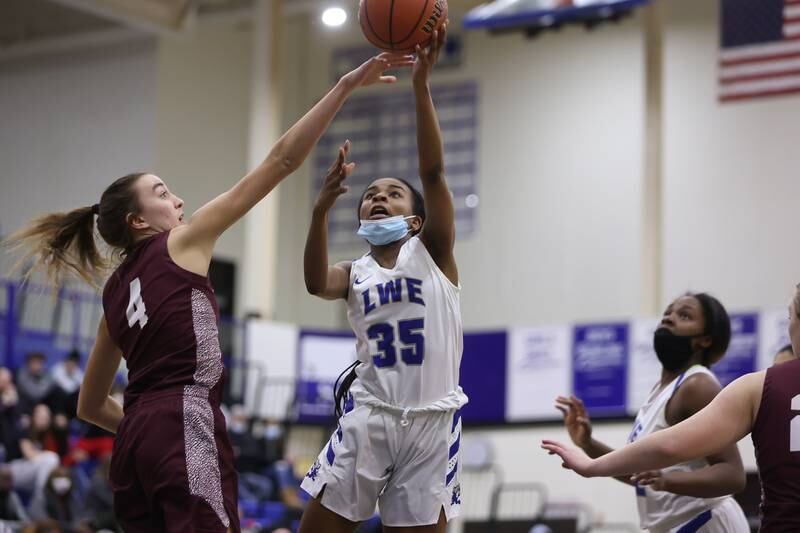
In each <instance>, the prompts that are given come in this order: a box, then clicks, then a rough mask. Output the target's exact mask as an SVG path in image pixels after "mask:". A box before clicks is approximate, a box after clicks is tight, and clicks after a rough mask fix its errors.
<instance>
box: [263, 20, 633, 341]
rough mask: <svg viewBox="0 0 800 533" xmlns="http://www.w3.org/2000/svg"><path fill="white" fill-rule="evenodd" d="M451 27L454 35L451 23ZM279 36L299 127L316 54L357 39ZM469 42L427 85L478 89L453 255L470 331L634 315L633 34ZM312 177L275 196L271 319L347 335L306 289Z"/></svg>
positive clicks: (323, 81)
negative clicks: (470, 188) (468, 224)
mask: <svg viewBox="0 0 800 533" xmlns="http://www.w3.org/2000/svg"><path fill="white" fill-rule="evenodd" d="M450 19H451V22H452V24H451V26H452V27H454V28H456V27H458V23H457V20H458V14H457V13H451V15H450ZM309 27H310V30H306V29H305V28H309ZM309 33H310V35H309ZM286 34H287V36H289V37H288V41H287V45H286V47H287V50H286V52H287V56H286V58H287V59H286V63H287V64H290V65H297V64H300V65H305V67H304V68H302V69H296V70H297V71H295V72H292V73H289V76H291V77H290V78H289V79H290V81H289V82H288V83H290V84H291V85H289V86H290V87H291V89H290V90H287V91H285V92H286V94H292V93H293V94H294V98H293V100H292V101H287V109H290V110H291V112H290V113H289V117H290V118H291V119H294V118H296V117H298V116H300V114H301V113H302V112H303V111H304V110H305V109H307V108H308V107H310V105H311V104H312V102H313V101H314V100H315V99H316V98H319V97H320V96H321V95H322V94H323V93H324V91H325V90H326V87H327V86H328V85H329V80H328V72H329V69H328V63H327V61H328V55H327V54H326V53H321V51H323V50H329V49H330V48H331V47H334V46H341V45H342V44H343V43H348V44H352V43H353V42H354V40H355V42H361V38H360V34H359V31H358V29H357V27H355V26H350V27H349V28H347V30H345V31H343V32H341V33H334V32H330V31H325V30H323V29H321V28H319V27H318V25H317V24H316V23H315V22H314V23H309V22H308V21H306V20H302V19H300V20H298V19H293V20H291V21H290V22H289V24H288V25H287V30H286ZM463 37H464V43H465V49H464V64H463V66H462V67H461V68H459V69H457V70H455V71H443V72H441V73H440V74H437V75H435V77H434V79H433V83H434V84H435V83H437V82H446V81H451V80H468V79H469V80H473V79H474V80H477V81H478V83H479V98H480V102H481V110H480V115H479V127H480V137H479V144H480V153H479V154H478V160H479V170H478V180H477V183H478V185H477V186H478V194H479V195H480V199H481V204H480V207H479V213H478V218H479V228H478V231H477V232H476V234H475V235H474V236H473V237H472V238H470V239H465V240H460V241H458V243H457V246H456V254H457V258H458V262H459V269H460V273H461V281H462V284H463V286H464V292H463V296H462V298H463V301H462V309H463V317H464V324H465V326H466V327H468V328H470V327H471V328H477V327H482V328H485V327H494V326H506V325H514V324H533V323H541V322H544V321H547V322H553V321H566V320H570V319H576V318H582V319H591V318H608V317H617V316H630V315H633V314H635V312H636V310H637V309H638V291H639V232H640V229H641V228H640V223H639V219H638V216H639V212H640V206H641V201H640V195H641V176H642V171H643V160H642V155H641V154H642V146H643V144H642V143H643V139H642V133H643V114H642V109H643V98H644V96H643V64H642V62H643V51H642V35H641V30H640V22H639V20H638V19H633V20H627V21H625V22H623V23H622V24H620V25H619V26H617V27H614V28H605V29H601V30H599V31H596V32H592V33H587V32H584V31H583V30H579V29H568V30H565V31H563V32H561V33H559V34H553V35H547V36H545V37H543V38H541V39H539V40H535V41H527V40H525V39H524V38H522V37H521V36H520V35H517V34H515V35H507V36H502V37H490V36H489V35H488V34H486V33H484V32H477V33H475V32H471V33H463ZM405 83H406V84H407V83H408V82H407V81H406V82H405ZM388 90H392V89H388ZM357 150H358V147H357V146H354V148H353V153H354V160H356V162H357ZM308 167H309V165H306V167H305V168H304V169H303V170H302V171H301V172H300V173H298V174H297V175H295V176H293V177H292V178H290V180H289V181H288V182H287V183H286V185H285V186H284V188H283V189H282V191H281V205H282V206H290V207H289V209H291V210H292V212H288V210H286V211H283V212H282V213H281V220H282V221H286V226H287V227H286V232H285V234H284V237H283V239H282V241H281V245H280V246H281V248H280V249H281V257H280V261H281V263H282V266H281V268H280V272H279V279H280V280H281V285H282V288H281V289H280V290H281V293H280V294H281V295H282V297H280V298H279V301H282V302H285V306H284V308H283V309H279V310H278V316H277V317H276V318H277V319H279V320H289V321H296V322H299V323H301V324H306V325H335V324H339V325H343V324H344V323H343V320H342V318H341V316H342V315H341V306H340V305H338V304H328V303H322V302H320V301H318V300H314V299H312V298H310V297H309V296H308V295H306V294H305V291H304V289H303V281H302V272H301V268H300V265H301V264H302V262H301V261H302V248H303V243H304V240H305V232H306V229H307V226H308V220H309V212H310V208H311V192H310V185H309V179H310V177H309V175H308V172H309V168H308ZM359 192H360V191H352V192H351V193H350V194H358V193H359ZM353 229H354V231H355V229H356V228H355V227H354V228H353ZM360 253H363V250H352V251H347V253H346V254H341V256H338V255H337V257H335V258H332V259H339V258H353V257H356V256H357V255H358V254H360ZM510 299H513V302H514V303H513V305H509V303H508V302H509V301H510Z"/></svg>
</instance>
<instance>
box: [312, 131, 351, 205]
mask: <svg viewBox="0 0 800 533" xmlns="http://www.w3.org/2000/svg"><path fill="white" fill-rule="evenodd" d="M349 152H350V141H345V142H344V144H343V145H342V146H340V147H339V156H338V157H337V158H336V161H334V163H333V164H332V165H331V167H330V168H329V169H328V174H327V176H325V182H324V183H323V184H322V189H321V190H320V191H319V196H317V202H316V204H315V205H314V209H315V210H319V211H324V212H327V211H329V210H330V208H331V207H333V204H335V203H336V199H337V198H339V197H340V196H341V195H343V194H344V193H346V192H347V191H348V190H349V187H347V186H346V185H344V180H345V179H346V178H347V176H349V175H350V174H351V173H352V172H353V169H354V168H356V164H355V163H348V162H347V154H348V153H349Z"/></svg>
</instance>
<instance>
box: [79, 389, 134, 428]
mask: <svg viewBox="0 0 800 533" xmlns="http://www.w3.org/2000/svg"><path fill="white" fill-rule="evenodd" d="M78 416H79V417H80V418H82V419H83V420H85V421H87V422H90V423H92V424H94V425H95V426H98V427H101V428H103V429H105V430H106V431H110V432H111V433H116V432H117V428H118V427H119V424H120V422H122V416H123V413H122V406H121V405H120V404H119V403H118V402H117V401H116V400H115V399H113V398H111V397H110V396H107V397H106V399H105V401H104V402H103V404H102V405H101V406H100V407H99V408H96V409H85V408H84V409H81V410H80V412H79V413H78Z"/></svg>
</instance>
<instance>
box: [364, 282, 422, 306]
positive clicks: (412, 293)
mask: <svg viewBox="0 0 800 533" xmlns="http://www.w3.org/2000/svg"><path fill="white" fill-rule="evenodd" d="M361 297H362V298H363V301H364V315H368V314H370V313H371V312H372V311H374V310H375V309H377V308H378V307H382V306H384V305H388V304H392V303H400V302H402V301H403V298H405V300H406V301H408V302H409V303H412V304H419V305H422V306H424V305H425V300H423V299H422V280H421V279H414V278H400V279H393V280H391V281H387V282H386V283H378V284H377V285H374V286H372V287H369V288H367V289H365V290H364V291H363V292H362V293H361Z"/></svg>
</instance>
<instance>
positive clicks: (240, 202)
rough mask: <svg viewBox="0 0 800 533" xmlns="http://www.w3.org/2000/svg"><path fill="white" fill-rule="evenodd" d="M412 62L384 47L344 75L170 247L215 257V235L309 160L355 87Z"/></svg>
mask: <svg viewBox="0 0 800 533" xmlns="http://www.w3.org/2000/svg"><path fill="white" fill-rule="evenodd" d="M411 64H412V60H411V56H407V55H402V54H391V53H382V54H380V55H377V56H375V57H373V58H371V59H369V60H367V61H366V62H365V63H363V64H362V65H361V66H359V67H358V68H356V69H355V70H353V71H351V72H349V73H348V74H346V75H344V76H343V77H342V78H341V79H340V80H339V82H338V83H337V84H336V85H335V86H334V87H333V89H331V90H330V92H328V94H326V95H325V96H324V97H323V98H322V100H320V101H319V102H318V103H317V104H316V105H315V106H314V107H313V108H312V109H311V110H310V111H309V112H308V113H306V114H305V116H303V117H302V118H301V119H300V120H299V121H298V122H297V123H296V124H295V125H294V126H292V127H291V128H290V129H289V130H288V131H287V132H286V133H285V134H284V135H283V136H282V137H281V138H280V139H279V140H278V142H277V143H276V144H275V145H274V146H273V147H272V149H271V150H270V151H269V154H268V155H267V157H266V159H264V161H263V162H262V163H261V164H260V165H259V166H258V167H256V168H255V169H254V170H253V171H252V172H250V173H249V174H247V175H246V176H245V177H244V178H242V179H241V180H240V181H239V182H238V183H237V184H236V185H234V186H233V187H232V188H231V189H230V190H228V191H227V192H225V193H223V194H221V195H220V196H218V197H217V198H215V199H214V200H212V201H210V202H209V203H208V204H206V205H205V206H203V207H202V208H200V209H199V210H198V211H197V212H196V213H195V214H194V215H193V216H192V218H191V220H190V221H189V223H188V224H187V226H186V228H185V229H184V230H182V231H181V232H180V236H179V237H177V238H176V241H175V242H174V243H172V244H171V251H177V252H180V250H181V249H185V248H186V247H199V248H200V249H202V250H203V251H205V252H206V254H207V256H208V260H209V261H210V258H211V250H212V248H213V245H214V243H215V241H216V239H217V238H218V237H219V236H220V235H221V234H222V232H223V231H225V230H226V229H227V228H228V227H229V226H230V225H231V224H233V223H234V222H236V221H237V220H239V219H240V218H241V217H242V216H244V214H245V213H247V211H249V210H250V209H251V208H252V207H253V206H254V205H255V204H256V203H258V202H259V201H260V200H261V199H262V198H264V197H265V196H266V195H267V194H268V193H269V192H270V191H271V190H272V189H274V188H275V187H276V186H277V185H278V183H280V182H281V180H283V179H284V178H285V177H286V176H288V175H289V174H291V173H292V172H294V171H295V170H296V169H297V168H298V167H299V166H300V165H301V164H302V163H303V161H305V159H306V157H307V156H308V154H309V153H310V152H311V150H312V149H313V148H314V146H316V144H317V142H318V141H319V139H320V137H321V136H322V134H323V133H324V132H325V130H326V129H327V128H328V126H329V125H330V123H331V121H332V120H333V117H334V116H336V113H337V112H338V111H339V109H341V107H342V105H343V104H344V102H345V100H346V99H347V97H348V96H349V95H350V94H351V93H352V92H353V91H354V90H355V89H357V88H358V87H363V86H367V85H372V84H375V83H394V82H395V81H396V78H395V77H394V76H387V75H385V74H384V73H385V72H386V71H387V70H390V69H395V68H400V67H406V66H410V65H411Z"/></svg>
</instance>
